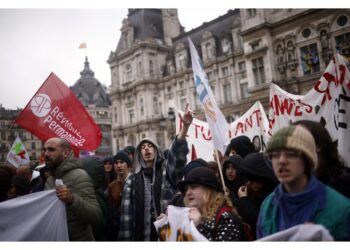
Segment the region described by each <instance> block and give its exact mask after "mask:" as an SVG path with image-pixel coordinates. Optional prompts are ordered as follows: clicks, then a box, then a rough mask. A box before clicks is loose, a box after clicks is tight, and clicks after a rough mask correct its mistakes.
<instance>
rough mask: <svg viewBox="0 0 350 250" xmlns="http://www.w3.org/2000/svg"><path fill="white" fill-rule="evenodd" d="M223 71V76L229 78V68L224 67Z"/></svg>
mask: <svg viewBox="0 0 350 250" xmlns="http://www.w3.org/2000/svg"><path fill="white" fill-rule="evenodd" d="M221 71H222V76H228V68H227V67H223V68H222V69H221Z"/></svg>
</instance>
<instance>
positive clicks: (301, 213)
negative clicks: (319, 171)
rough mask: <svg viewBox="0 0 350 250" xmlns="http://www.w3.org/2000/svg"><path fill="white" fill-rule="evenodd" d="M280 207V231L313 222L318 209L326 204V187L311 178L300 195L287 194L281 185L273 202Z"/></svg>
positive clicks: (278, 226)
mask: <svg viewBox="0 0 350 250" xmlns="http://www.w3.org/2000/svg"><path fill="white" fill-rule="evenodd" d="M273 202H274V203H275V204H277V206H278V212H277V213H278V222H277V228H278V231H282V230H285V229H288V228H290V227H293V226H295V225H299V224H303V223H305V222H312V221H313V216H314V214H315V213H316V211H317V210H318V209H322V208H323V207H324V206H325V203H326V187H325V185H323V184H322V183H321V182H319V181H318V180H316V178H315V177H314V176H311V178H310V181H309V183H308V184H307V186H306V188H305V190H304V191H303V192H300V193H287V192H285V191H284V190H283V187H282V185H281V184H280V185H279V186H278V187H277V188H276V190H275V199H274V201H273Z"/></svg>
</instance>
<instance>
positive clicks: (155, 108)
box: [153, 96, 159, 114]
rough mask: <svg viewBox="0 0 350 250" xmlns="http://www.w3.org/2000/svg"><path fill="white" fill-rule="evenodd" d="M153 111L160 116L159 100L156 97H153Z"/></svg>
mask: <svg viewBox="0 0 350 250" xmlns="http://www.w3.org/2000/svg"><path fill="white" fill-rule="evenodd" d="M153 111H154V114H158V113H159V110H158V98H157V97H156V96H155V97H153Z"/></svg>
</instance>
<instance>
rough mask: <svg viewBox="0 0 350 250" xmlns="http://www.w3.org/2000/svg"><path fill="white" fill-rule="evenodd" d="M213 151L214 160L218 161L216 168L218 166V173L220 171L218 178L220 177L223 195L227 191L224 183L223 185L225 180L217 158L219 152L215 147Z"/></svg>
mask: <svg viewBox="0 0 350 250" xmlns="http://www.w3.org/2000/svg"><path fill="white" fill-rule="evenodd" d="M214 151H215V156H216V161H217V163H218V168H219V173H220V179H221V183H222V188H223V189H224V193H225V195H229V193H228V192H227V189H226V185H225V180H224V175H223V174H222V168H221V162H220V159H219V153H218V150H217V149H214Z"/></svg>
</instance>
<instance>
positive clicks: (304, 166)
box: [257, 126, 350, 240]
mask: <svg viewBox="0 0 350 250" xmlns="http://www.w3.org/2000/svg"><path fill="white" fill-rule="evenodd" d="M266 153H267V154H268V156H269V158H270V159H271V161H272V166H273V171H274V174H275V176H276V177H277V179H278V180H279V182H280V184H279V185H278V186H277V187H276V188H275V190H274V191H273V192H272V193H271V194H270V195H269V196H268V197H267V198H266V199H265V200H264V202H263V204H262V205H261V208H260V214H259V218H258V222H257V238H261V237H264V236H267V235H271V234H274V233H276V232H279V231H283V230H286V229H288V228H291V227H293V226H295V225H299V224H304V223H314V224H321V225H323V226H324V227H325V228H327V229H328V230H329V232H330V234H331V235H332V236H333V238H334V239H335V240H349V239H350V200H349V199H347V198H345V197H344V196H343V195H341V194H339V193H338V192H336V191H335V190H333V189H332V188H330V187H328V186H325V185H324V184H323V183H321V182H319V181H318V180H317V179H316V178H315V177H314V176H313V175H312V171H313V169H314V168H315V167H316V163H317V155H316V146H315V141H314V138H313V136H312V135H311V133H310V132H309V131H308V130H307V129H305V128H304V127H302V126H289V127H285V128H282V129H280V130H279V131H277V132H276V133H275V134H274V135H273V136H272V137H271V139H270V141H269V143H268V144H267V148H266Z"/></svg>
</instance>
